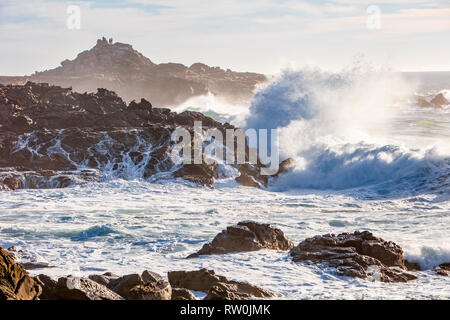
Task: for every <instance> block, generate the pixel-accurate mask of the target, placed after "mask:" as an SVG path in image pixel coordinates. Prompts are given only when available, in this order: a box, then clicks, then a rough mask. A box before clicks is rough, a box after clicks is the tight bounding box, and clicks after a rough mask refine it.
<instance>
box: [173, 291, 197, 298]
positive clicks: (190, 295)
mask: <svg viewBox="0 0 450 320" xmlns="http://www.w3.org/2000/svg"><path fill="white" fill-rule="evenodd" d="M172 300H197V298H196V297H195V296H194V294H193V293H192V292H191V291H189V290H188V289H184V288H172Z"/></svg>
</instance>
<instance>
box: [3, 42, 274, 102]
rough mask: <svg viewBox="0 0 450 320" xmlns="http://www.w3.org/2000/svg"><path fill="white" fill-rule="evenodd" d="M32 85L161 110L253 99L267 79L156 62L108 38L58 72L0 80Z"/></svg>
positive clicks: (208, 68) (252, 75) (217, 69)
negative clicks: (142, 102) (113, 96)
mask: <svg viewBox="0 0 450 320" xmlns="http://www.w3.org/2000/svg"><path fill="white" fill-rule="evenodd" d="M26 81H34V82H46V83H50V84H53V85H59V86H63V87H72V88H74V90H76V91H79V92H85V91H87V92H95V91H96V90H97V88H108V89H109V90H114V91H115V92H117V93H118V94H119V95H120V96H122V97H123V98H124V99H125V100H126V101H131V100H135V99H140V98H142V97H144V98H146V99H148V100H151V101H152V103H153V104H154V105H155V106H171V105H178V104H180V103H182V102H184V101H186V100H187V99H189V98H191V97H195V96H199V95H204V94H207V93H208V92H211V93H212V94H214V95H215V96H217V97H219V98H223V99H227V100H228V101H230V102H236V101H239V100H242V99H248V98H250V97H251V96H252V94H253V91H254V90H255V87H256V85H257V84H258V83H262V82H264V81H266V77H265V76H264V75H261V74H257V73H248V72H233V71H231V70H223V69H221V68H219V67H209V66H207V65H205V64H201V63H195V64H193V65H192V66H190V67H186V66H184V65H182V64H177V63H162V64H155V63H153V62H152V61H151V60H150V59H148V58H146V57H145V56H143V55H142V54H141V53H140V52H138V51H136V50H134V49H133V47H132V46H131V45H129V44H125V43H119V42H115V43H113V42H110V41H107V40H106V39H105V38H103V39H99V40H98V41H97V44H96V45H95V46H94V47H93V48H92V49H90V50H86V51H83V52H81V53H80V54H79V55H78V56H77V57H76V58H75V59H74V60H64V61H63V62H61V66H59V67H57V68H55V69H52V70H46V71H43V72H36V73H35V74H33V75H31V76H25V77H0V83H3V84H24V83H25V82H26Z"/></svg>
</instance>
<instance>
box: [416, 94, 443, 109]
mask: <svg viewBox="0 0 450 320" xmlns="http://www.w3.org/2000/svg"><path fill="white" fill-rule="evenodd" d="M430 99H431V100H430ZM417 104H418V105H419V106H420V107H436V108H441V107H443V106H447V105H450V102H449V101H448V100H447V98H445V96H444V95H443V94H442V93H439V94H437V95H436V96H435V97H433V98H430V97H428V99H426V98H424V97H419V98H418V99H417Z"/></svg>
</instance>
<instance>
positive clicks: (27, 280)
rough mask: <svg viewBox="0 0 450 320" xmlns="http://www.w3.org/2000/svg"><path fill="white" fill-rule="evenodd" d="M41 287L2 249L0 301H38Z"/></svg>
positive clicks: (0, 250)
mask: <svg viewBox="0 0 450 320" xmlns="http://www.w3.org/2000/svg"><path fill="white" fill-rule="evenodd" d="M41 290H42V289H41V287H40V286H39V284H37V283H36V282H35V281H34V280H33V278H31V277H30V276H29V275H28V274H27V272H26V271H25V270H24V269H23V268H22V266H21V265H19V264H18V263H16V262H15V261H14V259H13V258H12V257H11V256H10V255H9V253H8V252H7V251H6V250H4V249H3V248H2V247H0V300H37V299H38V298H39V295H40V294H41Z"/></svg>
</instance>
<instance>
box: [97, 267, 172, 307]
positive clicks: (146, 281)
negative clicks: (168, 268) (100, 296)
mask: <svg viewBox="0 0 450 320" xmlns="http://www.w3.org/2000/svg"><path fill="white" fill-rule="evenodd" d="M89 279H91V280H93V281H95V282H97V283H99V284H101V285H104V286H106V287H107V288H108V289H110V290H112V291H114V292H115V293H117V294H119V295H120V296H121V297H123V298H125V299H127V300H170V297H171V287H170V285H169V284H168V283H167V282H166V281H164V280H163V278H162V277H161V276H160V275H159V274H157V273H155V272H152V271H148V270H145V271H144V272H143V273H142V274H141V275H139V274H137V273H134V274H128V275H125V276H122V277H120V276H118V275H115V274H113V273H111V272H106V273H104V274H102V275H90V276H89Z"/></svg>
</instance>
